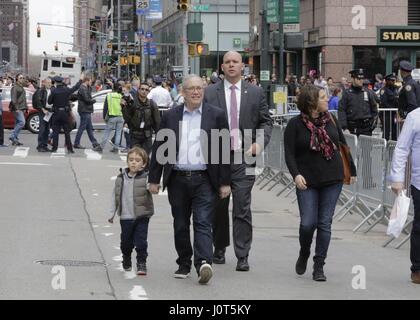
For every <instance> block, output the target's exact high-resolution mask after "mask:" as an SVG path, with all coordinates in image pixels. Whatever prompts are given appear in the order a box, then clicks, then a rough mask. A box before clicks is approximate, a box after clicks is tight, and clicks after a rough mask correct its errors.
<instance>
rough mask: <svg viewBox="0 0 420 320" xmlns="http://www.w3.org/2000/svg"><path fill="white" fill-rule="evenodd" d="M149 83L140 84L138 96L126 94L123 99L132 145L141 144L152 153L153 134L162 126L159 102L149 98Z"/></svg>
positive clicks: (124, 113)
mask: <svg viewBox="0 0 420 320" xmlns="http://www.w3.org/2000/svg"><path fill="white" fill-rule="evenodd" d="M148 93H149V85H148V84H147V83H142V84H140V88H139V90H138V92H137V96H136V97H133V98H131V95H130V94H128V95H124V96H123V99H122V100H121V105H122V106H123V108H122V113H123V116H124V120H125V122H126V123H127V124H128V129H129V130H130V140H131V147H134V146H139V147H141V148H142V149H144V150H146V151H147V153H148V154H149V155H150V153H151V151H152V134H153V131H154V132H157V131H158V130H159V127H160V113H159V108H158V106H157V104H156V103H155V102H154V101H153V100H150V99H148V98H147V94H148Z"/></svg>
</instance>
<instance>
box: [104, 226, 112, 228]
mask: <svg viewBox="0 0 420 320" xmlns="http://www.w3.org/2000/svg"><path fill="white" fill-rule="evenodd" d="M102 228H111V226H103V227H102Z"/></svg>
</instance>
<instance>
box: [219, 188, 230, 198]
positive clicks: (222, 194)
mask: <svg viewBox="0 0 420 320" xmlns="http://www.w3.org/2000/svg"><path fill="white" fill-rule="evenodd" d="M231 192H232V190H231V188H230V186H221V187H220V190H219V197H220V199H225V198H227V197H229V196H230V194H231Z"/></svg>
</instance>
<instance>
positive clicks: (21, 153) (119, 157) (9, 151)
mask: <svg viewBox="0 0 420 320" xmlns="http://www.w3.org/2000/svg"><path fill="white" fill-rule="evenodd" d="M0 157H13V158H15V159H20V160H22V159H25V158H31V157H40V158H50V159H62V158H69V157H71V158H76V159H80V158H84V159H86V160H88V161H101V160H115V161H124V162H126V159H127V153H123V152H121V151H119V152H118V153H112V152H109V151H106V150H104V152H103V153H99V152H95V151H93V150H92V149H85V150H76V152H75V153H73V154H71V153H68V152H67V151H66V149H65V148H59V149H57V151H56V152H53V153H51V152H38V150H37V149H36V148H35V147H8V148H2V149H0Z"/></svg>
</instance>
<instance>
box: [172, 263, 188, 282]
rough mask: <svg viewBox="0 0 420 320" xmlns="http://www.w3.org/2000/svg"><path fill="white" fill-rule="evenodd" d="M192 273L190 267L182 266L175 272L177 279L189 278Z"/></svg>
mask: <svg viewBox="0 0 420 320" xmlns="http://www.w3.org/2000/svg"><path fill="white" fill-rule="evenodd" d="M189 275H190V269H188V268H186V267H182V266H180V267H179V269H178V270H177V271H175V273H174V278H176V279H187V278H188V276H189Z"/></svg>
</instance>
